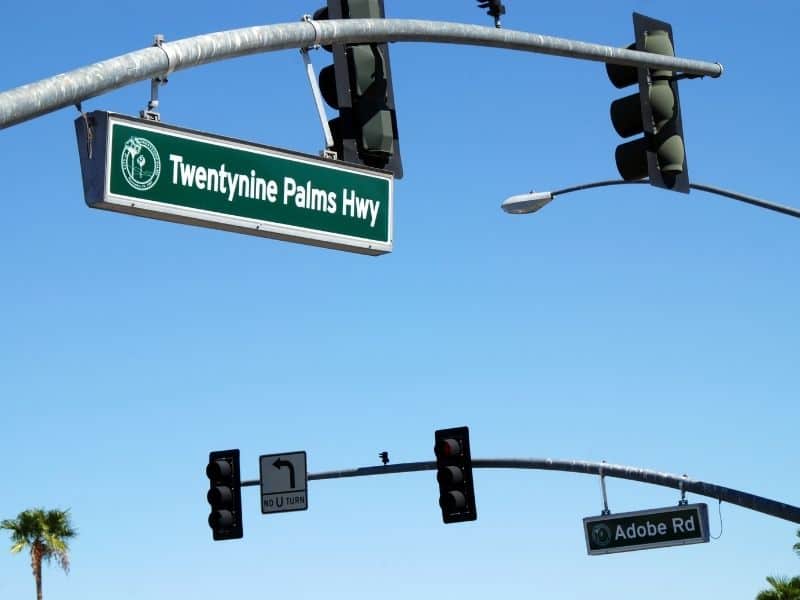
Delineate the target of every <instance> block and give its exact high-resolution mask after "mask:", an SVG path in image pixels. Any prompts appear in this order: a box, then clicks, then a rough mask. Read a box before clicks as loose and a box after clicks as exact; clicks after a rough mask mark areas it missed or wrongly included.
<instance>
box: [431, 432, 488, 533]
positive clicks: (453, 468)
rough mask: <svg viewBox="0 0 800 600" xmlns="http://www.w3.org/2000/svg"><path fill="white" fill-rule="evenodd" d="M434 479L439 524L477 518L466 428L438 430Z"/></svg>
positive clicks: (436, 434)
mask: <svg viewBox="0 0 800 600" xmlns="http://www.w3.org/2000/svg"><path fill="white" fill-rule="evenodd" d="M435 437H436V445H435V446H434V448H433V450H434V452H435V453H436V468H437V472H436V480H437V481H438V482H439V506H440V507H441V509H442V521H444V522H445V523H459V522H461V521H474V520H475V519H477V518H478V512H477V509H476V507H475V489H474V486H473V484H472V457H471V456H470V453H469V428H468V427H454V428H452V429H439V430H438V431H436V433H435Z"/></svg>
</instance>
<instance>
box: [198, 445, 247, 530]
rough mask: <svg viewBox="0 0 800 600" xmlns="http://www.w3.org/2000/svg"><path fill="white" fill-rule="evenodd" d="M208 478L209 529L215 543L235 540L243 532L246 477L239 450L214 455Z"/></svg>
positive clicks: (210, 456) (207, 472)
mask: <svg viewBox="0 0 800 600" xmlns="http://www.w3.org/2000/svg"><path fill="white" fill-rule="evenodd" d="M206 475H207V476H208V479H209V482H208V483H209V487H208V494H207V495H206V498H207V499H208V503H209V504H210V505H211V514H210V515H208V525H209V527H211V531H212V533H213V535H214V540H234V539H238V538H241V537H242V536H244V532H243V530H242V476H241V471H240V470H239V450H238V449H237V450H220V451H217V452H210V453H209V455H208V466H207V467H206Z"/></svg>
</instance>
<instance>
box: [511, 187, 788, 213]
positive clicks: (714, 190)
mask: <svg viewBox="0 0 800 600" xmlns="http://www.w3.org/2000/svg"><path fill="white" fill-rule="evenodd" d="M649 183H650V182H649V181H648V180H647V179H639V180H636V181H626V180H624V179H607V180H604V181H593V182H591V183H582V184H579V185H572V186H569V187H565V188H561V189H560V190H553V191H552V192H531V194H520V195H519V196H512V197H511V198H509V199H508V200H507V202H511V201H512V200H513V199H516V198H521V199H523V198H525V197H526V196H537V197H538V196H541V197H542V198H543V199H544V200H545V202H542V203H541V204H542V205H543V204H545V203H546V202H549V201H550V200H552V199H553V198H555V197H556V196H562V195H565V194H570V193H572V192H579V191H581V190H589V189H592V188H599V187H606V186H611V185H637V184H638V185H641V184H649ZM689 187H690V188H692V189H693V190H699V191H702V192H708V193H709V194H716V195H717V196H724V197H726V198H731V199H732V200H738V201H739V202H744V203H745V204H751V205H753V206H758V207H759V208H766V209H767V210H772V211H775V212H779V213H782V214H784V215H789V216H790V217H796V218H800V209H797V208H793V207H791V206H786V205H784V204H776V203H775V202H770V201H769V200H763V199H761V198H756V197H755V196H748V195H747V194H740V193H739V192H732V191H730V190H725V189H722V188H718V187H716V186H713V185H707V184H705V183H690V184H689ZM520 202H521V203H524V202H525V201H524V200H521V201H520ZM503 208H504V209H505V210H507V211H509V212H515V211H514V210H513V208H514V206H513V203H511V204H506V203H504V205H503ZM538 208H540V207H537V209H538ZM519 212H530V211H519Z"/></svg>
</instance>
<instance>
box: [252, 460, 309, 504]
mask: <svg viewBox="0 0 800 600" xmlns="http://www.w3.org/2000/svg"><path fill="white" fill-rule="evenodd" d="M259 472H260V480H261V512H262V513H263V514H268V513H278V512H292V511H295V510H307V509H308V489H307V488H308V469H307V468H306V453H305V451H300V452H284V453H282V454H265V455H263V456H261V457H259Z"/></svg>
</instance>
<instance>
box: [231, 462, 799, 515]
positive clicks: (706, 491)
mask: <svg viewBox="0 0 800 600" xmlns="http://www.w3.org/2000/svg"><path fill="white" fill-rule="evenodd" d="M472 468H473V469H534V470H544V471H565V472H570V473H583V474H585V475H600V474H601V471H602V475H604V476H605V477H615V478H619V479H629V480H631V481H639V482H641V483H649V484H652V485H660V486H663V487H669V488H673V489H676V490H680V489H681V487H682V489H683V490H684V491H686V492H691V493H693V494H698V495H700V496H706V497H708V498H714V499H717V500H719V501H721V502H727V503H728V504H735V505H736V506H741V507H743V508H747V509H749V510H754V511H756V512H760V513H763V514H765V515H770V516H772V517H777V518H779V519H785V520H787V521H791V522H792V523H800V507H798V506H792V505H791V504H785V503H783V502H778V501H777V500H771V499H769V498H764V497H762V496H756V495H755V494H751V493H749V492H743V491H740V490H735V489H732V488H728V487H724V486H721V485H717V484H714V483H707V482H705V481H699V480H696V479H691V478H688V477H682V476H680V475H674V474H671V473H663V472H660V471H652V470H649V469H642V468H640V467H630V466H625V465H614V464H608V463H604V462H593V461H582V460H559V459H552V458H473V459H472ZM436 469H437V465H436V461H422V462H411V463H399V464H394V465H391V464H390V465H385V466H372V467H359V468H355V469H344V470H340V471H324V472H320V473H309V474H308V479H309V480H312V479H316V480H321V479H339V478H343V477H366V476H368V475H390V474H394V473H411V472H414V471H435V470H436ZM257 485H259V481H258V480H250V481H243V482H242V487H244V486H257Z"/></svg>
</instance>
